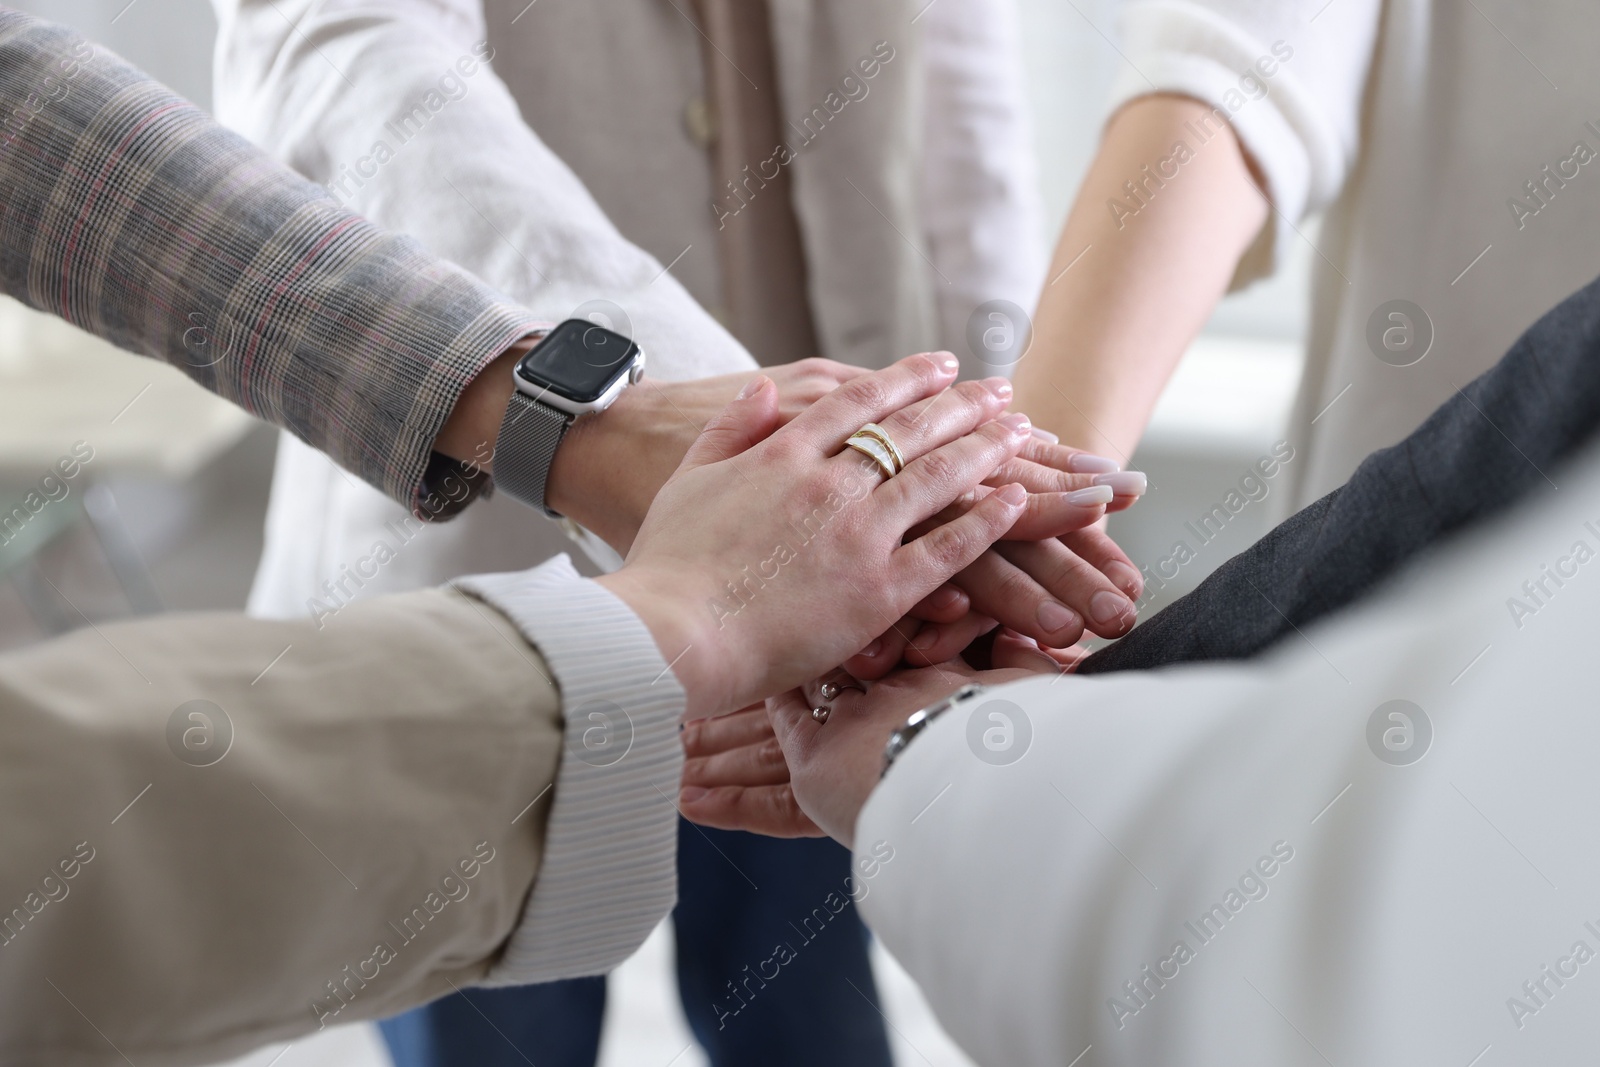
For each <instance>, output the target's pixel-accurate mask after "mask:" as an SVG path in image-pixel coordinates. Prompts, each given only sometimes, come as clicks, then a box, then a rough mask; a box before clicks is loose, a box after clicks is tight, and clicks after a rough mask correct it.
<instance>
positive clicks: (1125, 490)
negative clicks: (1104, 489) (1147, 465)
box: [1092, 471, 1150, 496]
mask: <svg viewBox="0 0 1600 1067" xmlns="http://www.w3.org/2000/svg"><path fill="white" fill-rule="evenodd" d="M1092 484H1094V485H1109V486H1110V487H1111V491H1112V492H1114V493H1116V494H1117V495H1118V496H1143V495H1144V491H1145V489H1147V488H1149V485H1150V479H1148V478H1146V477H1145V476H1144V472H1143V471H1118V472H1117V473H1115V474H1097V475H1095V476H1094V482H1093V483H1092Z"/></svg>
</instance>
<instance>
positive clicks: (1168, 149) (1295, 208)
mask: <svg viewBox="0 0 1600 1067" xmlns="http://www.w3.org/2000/svg"><path fill="white" fill-rule="evenodd" d="M1381 12H1382V5H1381V4H1380V3H1378V2H1377V0H1356V2H1354V3H1350V4H1338V5H1324V4H1321V3H1314V2H1310V0H1304V2H1302V0H1295V2H1292V3H1281V4H1259V3H1251V2H1249V0H1196V2H1192V3H1184V4H1159V3H1133V4H1128V5H1125V6H1124V7H1123V8H1122V9H1121V11H1120V13H1119V19H1120V22H1121V38H1122V40H1123V43H1124V54H1125V58H1126V59H1127V61H1128V63H1127V66H1126V67H1125V68H1124V69H1123V71H1122V73H1121V74H1120V75H1119V77H1118V80H1117V82H1116V84H1115V85H1114V87H1113V91H1112V103H1111V115H1112V117H1111V119H1110V121H1109V122H1108V123H1107V125H1106V129H1105V134H1104V139H1103V140H1102V143H1101V146H1100V150H1099V152H1098V153H1097V155H1096V157H1095V159H1094V162H1093V163H1092V164H1091V166H1090V168H1089V173H1088V175H1087V176H1086V177H1085V179H1084V183H1083V185H1082V187H1081V188H1080V190H1079V192H1078V195H1077V197H1076V198H1075V200H1074V203H1073V207H1072V211H1071V213H1070V214H1069V216H1068V218H1067V222H1066V224H1065V226H1064V228H1063V230H1062V235H1061V239H1060V242H1059V243H1058V245H1057V248H1056V252H1055V256H1054V259H1053V261H1052V263H1051V266H1050V268H1049V271H1048V272H1047V276H1046V283H1045V288H1044V293H1043V296H1042V297H1041V298H1040V302H1039V308H1038V313H1037V315H1036V319H1035V333H1034V343H1033V351H1032V354H1031V355H1030V357H1029V358H1028V359H1026V360H1024V361H1023V362H1022V363H1021V364H1020V365H1019V367H1018V369H1017V375H1016V381H1017V395H1018V398H1019V403H1020V404H1022V405H1023V406H1025V408H1026V410H1028V411H1030V412H1033V413H1034V418H1035V419H1036V420H1037V421H1038V423H1039V424H1040V425H1041V426H1044V427H1045V428H1047V429H1050V430H1053V431H1055V432H1056V433H1058V434H1060V435H1061V438H1062V440H1064V441H1066V442H1067V443H1069V444H1074V445H1078V446H1080V447H1083V448H1087V449H1089V450H1091V451H1096V452H1101V453H1103V454H1106V455H1109V456H1112V457H1114V458H1117V459H1120V460H1123V461H1124V462H1125V461H1126V459H1127V457H1128V456H1130V455H1131V454H1132V452H1133V449H1134V447H1135V446H1136V445H1137V444H1138V440H1139V437H1140V435H1141V434H1142V433H1143V432H1144V428H1145V426H1146V424H1147V423H1148V422H1149V419H1150V414H1151V412H1152V410H1153V409H1154V407H1155V403H1156V400H1157V399H1158V397H1159V396H1160V394H1161V390H1162V388H1163V387H1164V386H1165V385H1166V382H1167V379H1168V378H1169V377H1170V375H1171V373H1172V371H1173V369H1174V368H1175V367H1176V366H1177V363H1178V360H1179V359H1180V358H1181V357H1182V355H1183V352H1184V351H1185V349H1186V348H1187V347H1188V345H1189V343H1190V342H1191V341H1192V340H1193V339H1194V337H1195V335H1196V334H1197V333H1198V332H1199V330H1200V328H1201V327H1202V326H1203V325H1204V324H1205V322H1206V320H1207V319H1208V318H1209V317H1210V315H1211V312H1212V310H1213V309H1214V307H1215V305H1216V302H1217V300H1218V299H1219V298H1220V297H1221V296H1222V295H1223V294H1224V293H1225V292H1227V291H1228V290H1229V289H1230V288H1238V287H1242V286H1244V285H1246V284H1248V283H1249V282H1251V281H1253V280H1255V279H1256V278H1259V277H1262V276H1263V275H1266V274H1269V273H1271V272H1272V271H1273V270H1275V269H1276V268H1277V265H1278V264H1279V263H1280V262H1281V261H1282V259H1283V256H1284V253H1285V250H1286V248H1287V247H1288V244H1289V242H1291V241H1299V240H1302V239H1303V238H1302V237H1301V236H1300V234H1299V227H1300V226H1301V223H1302V220H1303V219H1304V217H1305V216H1306V215H1307V214H1308V213H1311V212H1314V211H1316V210H1318V209H1319V208H1321V207H1323V206H1325V205H1327V204H1328V203H1330V202H1331V201H1332V200H1333V198H1334V197H1335V196H1337V195H1338V193H1339V191H1340V189H1341V188H1342V187H1343V185H1344V182H1345V180H1346V177H1347V176H1348V174H1349V173H1350V170H1351V168H1352V166H1353V165H1354V161H1355V157H1356V154H1357V151H1358V149H1359V144H1360V124H1361V109H1362V102H1363V98H1364V94H1365V90H1366V81H1367V70H1368V68H1369V66H1370V63H1371V55H1372V50H1373V46H1374V41H1375V39H1376V35H1377V29H1378V23H1379V17H1380V15H1381Z"/></svg>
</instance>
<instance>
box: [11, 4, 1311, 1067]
mask: <svg viewBox="0 0 1600 1067" xmlns="http://www.w3.org/2000/svg"><path fill="white" fill-rule="evenodd" d="M10 3H11V6H13V7H17V8H21V9H23V10H27V11H32V12H33V13H35V14H38V15H41V16H44V17H47V18H50V19H54V20H56V21H58V22H62V23H65V24H67V25H70V26H73V27H74V28H76V29H77V30H79V31H80V32H82V33H83V34H84V35H86V36H88V37H90V38H92V39H94V40H96V41H98V42H100V43H102V44H104V45H106V46H108V47H110V48H112V49H114V50H116V51H118V52H120V53H121V54H122V55H124V56H125V57H127V58H128V59H130V60H132V61H133V62H135V63H137V64H138V65H140V66H142V67H143V68H144V69H146V70H148V71H149V72H150V73H152V74H153V75H155V76H156V77H158V78H160V79H162V80H163V81H165V82H166V83H167V84H169V85H171V86H173V87H174V88H175V89H177V90H178V91H180V92H182V93H184V94H185V95H187V96H188V97H190V98H191V99H193V100H195V101H197V102H199V103H201V104H202V105H206V106H209V101H210V95H211V94H210V82H211V45H212V40H213V37H214V35H215V32H216V22H215V19H214V17H213V14H212V11H211V7H210V5H209V3H207V0H132V2H131V3H130V2H129V0H48V2H45V0H10ZM1017 3H1018V6H1019V9H1020V11H1021V15H1022V20H1023V27H1024V35H1023V39H1024V42H1025V56H1024V59H1025V62H1026V65H1027V78H1028V86H1029V92H1030V96H1031V99H1032V104H1033V109H1034V120H1035V126H1036V134H1037V154H1038V158H1039V163H1040V175H1041V182H1042V193H1043V196H1044V201H1045V204H1046V206H1047V220H1046V221H1047V233H1046V236H1045V239H1046V241H1047V242H1048V243H1049V244H1051V245H1052V246H1053V244H1054V241H1055V236H1056V233H1057V231H1058V229H1059V227H1060V225H1061V222H1062V220H1063V219H1064V218H1065V215H1066V211H1067V208H1068V205H1069V204H1070V203H1071V199H1072V196H1073V194H1074V193H1075V191H1076V189H1077V186H1078V182H1079V179H1080V177H1081V175H1082V173H1083V171H1084V170H1085V168H1086V167H1087V165H1088V163H1089V160H1090V158H1091V156H1092V154H1093V151H1094V148H1095V145H1096V143H1097V141H1098V137H1099V129H1100V124H1101V118H1102V115H1101V110H1100V107H1101V102H1102V101H1103V100H1104V99H1105V97H1106V94H1107V90H1108V87H1109V85H1110V82H1111V79H1112V77H1113V76H1114V75H1115V74H1116V73H1117V71H1118V64H1119V63H1121V62H1122V60H1121V58H1120V54H1119V52H1118V51H1117V49H1116V47H1115V45H1114V39H1115V26H1114V21H1113V18H1112V14H1113V8H1114V4H1113V2H1112V0H1074V2H1073V3H1067V4H1062V3H1060V2H1059V0H1017ZM1305 233H1306V236H1307V237H1308V238H1309V239H1310V240H1315V228H1314V227H1312V228H1308V229H1306V230H1305ZM1311 256H1312V251H1311V247H1310V245H1309V244H1308V243H1305V242H1301V243H1300V244H1299V245H1298V246H1297V247H1296V248H1295V249H1294V252H1293V257H1292V259H1291V262H1290V263H1289V265H1288V269H1286V270H1284V271H1282V272H1280V274H1279V275H1278V276H1277V277H1275V278H1274V279H1273V280H1272V281H1270V282H1268V283H1263V284H1260V285H1257V286H1255V287H1253V288H1252V289H1250V290H1248V291H1247V292H1245V293H1241V294H1236V295H1235V296H1232V297H1230V298H1228V299H1227V300H1226V301H1224V302H1223V304H1222V305H1221V306H1220V308H1219V309H1218V311H1217V313H1216V314H1215V316H1214V317H1213V319H1212V321H1211V323H1210V324H1209V325H1208V327H1207V329H1206V331H1205V333H1204V335H1203V336H1202V337H1201V339H1200V340H1199V341H1198V342H1197V343H1196V345H1195V346H1194V348H1193V349H1192V350H1191V351H1190V353H1189V354H1188V356H1187V357H1186V358H1185V360H1184V363H1183V365H1182V367H1181V368H1180V370H1179V372H1178V374H1177V375H1176V376H1175V378H1174V379H1173V381H1172V383H1171V385H1170V387H1169V388H1168V390H1167V392H1166V394H1165V395H1164V396H1163V398H1162V401H1161V403H1160V406H1159V407H1158V409H1157V412H1156V415H1155V420H1154V422H1153V424H1152V426H1151V429H1150V431H1149V433H1148V435H1147V436H1146V438H1145V442H1144V444H1143V445H1142V446H1141V448H1140V450H1139V452H1138V454H1137V455H1136V456H1135V457H1134V461H1133V464H1132V466H1135V467H1137V468H1138V469H1141V470H1144V471H1146V472H1147V473H1148V474H1149V475H1150V481H1151V486H1150V492H1149V495H1148V496H1147V497H1146V499H1145V500H1144V501H1143V502H1142V503H1141V504H1140V505H1139V506H1138V507H1137V508H1135V509H1133V511H1131V512H1129V513H1127V514H1126V515H1121V516H1117V517H1116V518H1115V519H1114V520H1113V522H1112V533H1113V534H1114V535H1115V536H1116V537H1117V539H1118V540H1119V542H1121V543H1122V544H1123V546H1124V547H1125V548H1126V549H1127V550H1128V552H1129V554H1130V555H1131V556H1132V557H1133V558H1134V560H1135V561H1136V562H1138V563H1140V564H1141V565H1152V564H1154V563H1155V562H1156V561H1157V560H1159V559H1161V558H1162V557H1163V556H1165V555H1166V554H1167V552H1168V551H1169V550H1170V548H1171V546H1172V544H1173V543H1174V542H1175V541H1177V540H1179V539H1180V538H1184V539H1188V536H1187V535H1186V534H1185V532H1184V526H1185V523H1186V522H1189V521H1191V520H1195V519H1197V518H1198V517H1199V516H1201V515H1203V514H1205V513H1206V512H1207V511H1208V510H1209V509H1210V508H1211V506H1212V505H1213V504H1214V503H1216V502H1218V501H1220V500H1221V499H1222V497H1223V496H1224V495H1226V493H1227V492H1228V490H1229V489H1231V488H1234V487H1235V486H1236V485H1237V483H1238V481H1239V479H1240V477H1241V476H1243V475H1244V474H1245V473H1246V472H1247V471H1248V469H1249V468H1250V466H1251V465H1252V464H1253V463H1254V462H1255V461H1256V459H1257V458H1259V457H1261V456H1263V455H1265V454H1267V453H1268V452H1269V451H1270V450H1271V448H1272V446H1273V444H1274V442H1276V441H1278V440H1279V439H1280V437H1281V436H1282V429H1283V426H1284V425H1285V423H1286V420H1287V416H1288V410H1289V405H1290V402H1291V400H1292V398H1293V395H1294V389H1295V385H1296V383H1297V382H1298V380H1299V374H1300V361H1301V341H1302V336H1303V333H1304V330H1305V323H1306V317H1307V307H1306V303H1307V297H1306V294H1307V291H1308V274H1309V270H1310V260H1311ZM275 440H276V432H275V431H273V430H270V429H268V428H266V427H264V426H262V425H260V424H258V423H256V422H254V421H253V420H252V419H250V418H249V417H248V416H246V415H244V414H243V413H241V412H239V411H238V410H237V409H235V408H232V407H230V406H229V405H227V404H225V403H223V402H222V401H219V400H216V399H215V398H213V397H211V396H210V395H209V394H206V393H204V392H203V391H201V390H200V389H199V388H198V387H196V386H194V385H192V384H191V383H190V382H189V381H188V379H186V378H185V377H184V376H183V375H182V374H181V373H179V372H178V371H176V370H174V369H172V368H169V367H165V366H161V365H158V364H155V363H154V362H152V361H150V360H144V359H134V358H130V357H128V356H126V355H124V354H121V353H119V352H117V351H116V350H115V349H112V348H110V347H109V346H106V345H103V344H101V343H99V342H96V341H94V340H92V339H91V338H89V337H87V336H86V335H84V334H82V333H80V332H78V331H76V330H74V329H73V328H72V327H69V326H66V325H64V324H62V323H60V322H58V321H56V320H53V319H47V318H43V317H41V316H36V315H34V314H32V313H31V312H28V311H27V310H26V309H24V308H22V307H21V305H18V304H16V303H14V302H11V301H9V300H4V299H3V298H0V516H3V515H5V514H7V513H9V512H10V511H11V510H12V508H14V507H15V506H17V505H18V504H19V503H20V502H21V501H22V499H23V497H24V496H25V495H26V494H27V493H28V491H29V490H30V489H31V488H34V487H35V486H37V484H38V481H39V478H40V477H41V475H42V474H43V472H44V471H45V470H46V469H48V468H50V467H52V466H54V464H55V463H56V461H57V459H59V458H60V457H62V456H64V455H68V454H74V455H77V456H78V457H79V458H81V457H82V456H83V455H84V454H85V453H86V451H87V452H91V453H92V457H93V458H92V459H90V460H89V461H88V462H87V463H85V464H84V466H83V471H82V473H81V474H80V475H79V476H78V477H77V478H75V479H73V480H72V481H71V482H70V483H68V485H67V489H68V491H67V494H66V495H65V496H64V497H62V498H61V499H59V500H56V501H53V502H51V503H50V504H49V505H47V506H46V507H44V508H43V510H41V511H40V512H39V513H38V515H37V516H35V517H34V518H33V519H32V520H30V521H29V522H28V523H27V524H26V526H25V527H24V528H23V532H22V533H21V534H20V535H18V536H15V537H13V538H11V539H10V540H8V541H6V543H4V544H3V545H0V648H6V647H14V646H16V645H19V644H23V643H26V642H29V641H34V640H38V639H39V638H41V637H43V636H48V635H50V634H54V633H58V632H62V631H64V630H68V629H73V628H75V627H78V626H83V625H86V624H91V623H93V622H96V621H99V620H103V619H111V618H117V617H122V616H126V615H129V614H135V613H144V612H153V611H160V610H195V609H220V608H228V609H240V608H242V607H243V606H244V603H245V597H246V594H247V593H248V590H249V587H250V582H251V579H252V577H253V574H254V569H255V564H256V558H257V556H258V554H259V552H260V548H261V524H262V519H263V516H264V514H265V508H266V499H267V490H268V485H269V480H270V476H271V470H272V458H273V448H274V443H275ZM1281 516H1282V512H1281V511H1280V508H1279V506H1278V498H1273V497H1269V499H1268V500H1267V501H1265V502H1263V503H1262V504H1259V505H1253V506H1251V507H1250V508H1247V509H1246V510H1245V511H1243V512H1241V513H1240V514H1239V516H1238V517H1237V519H1235V520H1234V521H1232V522H1230V523H1229V524H1228V526H1227V528H1226V529H1225V531H1224V532H1223V534H1222V535H1221V536H1219V537H1218V538H1216V539H1215V540H1214V541H1212V542H1210V543H1209V544H1207V545H1205V546H1204V547H1203V548H1201V549H1200V550H1199V556H1198V558H1197V559H1195V560H1194V562H1192V563H1190V564H1189V565H1187V566H1185V567H1184V568H1183V570H1182V572H1181V573H1180V575H1179V578H1178V579H1177V580H1176V581H1175V582H1173V583H1171V584H1169V585H1168V586H1167V587H1166V588H1165V589H1164V590H1163V591H1162V592H1161V593H1159V594H1158V595H1155V596H1153V597H1151V598H1150V601H1149V605H1150V606H1148V607H1146V608H1145V612H1146V613H1147V614H1148V613H1149V612H1150V611H1151V610H1154V608H1156V607H1159V606H1160V604H1162V603H1164V602H1166V601H1167V600H1170V599H1171V598H1172V597H1174V596H1176V595H1180V594H1181V593H1182V592H1184V591H1186V590H1187V589H1189V588H1192V587H1193V586H1194V585H1195V584H1196V583H1198V582H1199V581H1200V580H1201V579H1202V578H1203V577H1204V576H1205V575H1206V574H1208V573H1209V572H1210V571H1211V570H1212V569H1214V568H1215V567H1216V566H1217V565H1219V564H1220V563H1221V562H1222V561H1224V560H1225V559H1227V558H1228V557H1229V556H1231V555H1233V554H1234V553H1235V552H1237V551H1238V550H1239V549H1241V548H1243V547H1245V546H1246V545H1248V544H1250V543H1251V542H1253V541H1254V540H1255V539H1256V538H1257V537H1259V536H1260V534H1262V533H1264V532H1265V531H1266V530H1267V529H1268V528H1269V527H1270V525H1271V524H1272V523H1273V522H1275V521H1277V519H1278V518H1280V517H1281ZM4 540H6V539H5V538H4V537H0V541H4ZM670 961H671V945H670V932H669V931H667V930H666V929H665V928H663V929H661V930H658V931H657V932H656V934H655V936H654V937H653V938H652V939H651V941H650V942H649V943H648V944H647V945H646V946H645V948H644V950H642V951H641V952H640V953H639V954H638V955H637V956H636V957H635V958H634V959H632V960H630V961H629V962H628V964H626V965H625V966H624V967H623V968H622V969H621V970H620V971H619V972H618V973H617V974H616V975H615V976H614V977H613V984H612V992H611V1002H610V1003H611V1008H610V1012H609V1014H608V1018H607V1027H606V1036H605V1042H604V1048H603V1051H602V1063H603V1064H604V1065H605V1067H621V1065H624V1064H626V1065H628V1067H641V1065H643V1067H652V1065H660V1067H698V1065H700V1064H702V1063H703V1062H704V1061H703V1058H702V1057H701V1056H700V1053H699V1050H698V1048H697V1047H695V1046H694V1045H693V1043H692V1042H691V1040H690V1038H689V1034H688V1029H687V1026H686V1025H685V1023H684V1021H683V1017H682V1012H681V1010H680V1009H679V1007H678V1005H677V1001H676V993H675V987H674V983H673V981H672V978H671V962H670ZM875 966H876V968H877V972H878V979H879V982H880V985H881V987H882V992H883V996H884V1003H885V1006H886V1010H887V1013H888V1015H889V1021H890V1024H891V1026H890V1033H891V1038H892V1041H893V1042H894V1046H895V1055H896V1058H897V1060H898V1061H899V1062H900V1063H902V1064H927V1065H929V1067H959V1065H964V1064H967V1063H968V1061H967V1060H966V1058H965V1057H963V1056H962V1055H961V1053H960V1052H959V1051H958V1050H957V1049H956V1048H955V1047H954V1046H953V1045H952V1044H951V1043H950V1042H949V1040H948V1038H946V1037H945V1036H944V1035H943V1034H942V1032H940V1030H939V1029H938V1026H937V1024H936V1023H935V1022H934V1021H933V1019H932V1016H931V1014H930V1013H929V1012H928V1010H927V1007H926V1005H925V1004H923V1002H922V1000H921V998H920V995H919V994H918V993H917V990H916V988H915V986H914V985H913V984H912V983H911V982H910V980H909V979H908V978H907V977H906V976H905V974H904V973H903V972H902V971H900V970H899V968H898V967H897V966H896V965H895V964H894V963H893V961H892V960H891V959H889V958H888V957H887V955H886V954H884V953H882V952H881V951H878V952H876V954H875ZM240 1062H241V1064H250V1065H251V1067H266V1065H268V1064H281V1065H282V1067H314V1065H323V1064H326V1065H330V1067H331V1065H334V1064H338V1065H340V1067H387V1064H388V1059H387V1057H386V1055H385V1053H384V1052H383V1050H382V1045H381V1043H380V1042H379V1041H378V1039H377V1038H376V1036H375V1033H374V1032H373V1031H371V1030H370V1029H369V1028H366V1027H346V1028H342V1029H339V1030H330V1031H327V1032H326V1033H324V1034H320V1035H318V1036H317V1037H315V1038H308V1039H306V1040H303V1041H301V1042H298V1043H296V1044H295V1045H293V1046H290V1047H288V1048H282V1047H275V1048H271V1049H264V1050H262V1051H261V1052H259V1053H257V1054H256V1055H253V1056H251V1057H249V1058H247V1059H246V1060H244V1061H240Z"/></svg>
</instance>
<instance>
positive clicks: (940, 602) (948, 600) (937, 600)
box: [930, 589, 961, 608]
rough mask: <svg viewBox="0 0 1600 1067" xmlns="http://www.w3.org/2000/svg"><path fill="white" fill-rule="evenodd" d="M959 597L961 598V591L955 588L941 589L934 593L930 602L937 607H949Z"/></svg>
mask: <svg viewBox="0 0 1600 1067" xmlns="http://www.w3.org/2000/svg"><path fill="white" fill-rule="evenodd" d="M959 599H961V593H960V591H958V590H955V589H941V590H939V591H938V592H937V593H935V594H933V597H932V598H931V601H930V602H931V603H932V604H933V606H934V607H936V608H948V607H949V606H950V605H952V604H954V603H955V602H956V601H957V600H959Z"/></svg>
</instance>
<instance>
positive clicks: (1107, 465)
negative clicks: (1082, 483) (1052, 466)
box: [1067, 452, 1122, 474]
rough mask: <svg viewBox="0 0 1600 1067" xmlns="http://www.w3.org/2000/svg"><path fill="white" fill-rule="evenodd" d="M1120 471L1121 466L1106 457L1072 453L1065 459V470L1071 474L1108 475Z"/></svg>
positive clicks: (1086, 453)
mask: <svg viewBox="0 0 1600 1067" xmlns="http://www.w3.org/2000/svg"><path fill="white" fill-rule="evenodd" d="M1121 469H1122V464H1120V463H1118V462H1117V461H1116V460H1114V459H1110V458H1108V457H1106V456H1095V455H1091V454H1089V453H1088V452H1074V453H1073V454H1072V455H1071V456H1069V457H1068V458H1067V470H1069V471H1071V472H1072V473H1073V474H1110V473H1111V472H1113V471H1119V470H1121Z"/></svg>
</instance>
